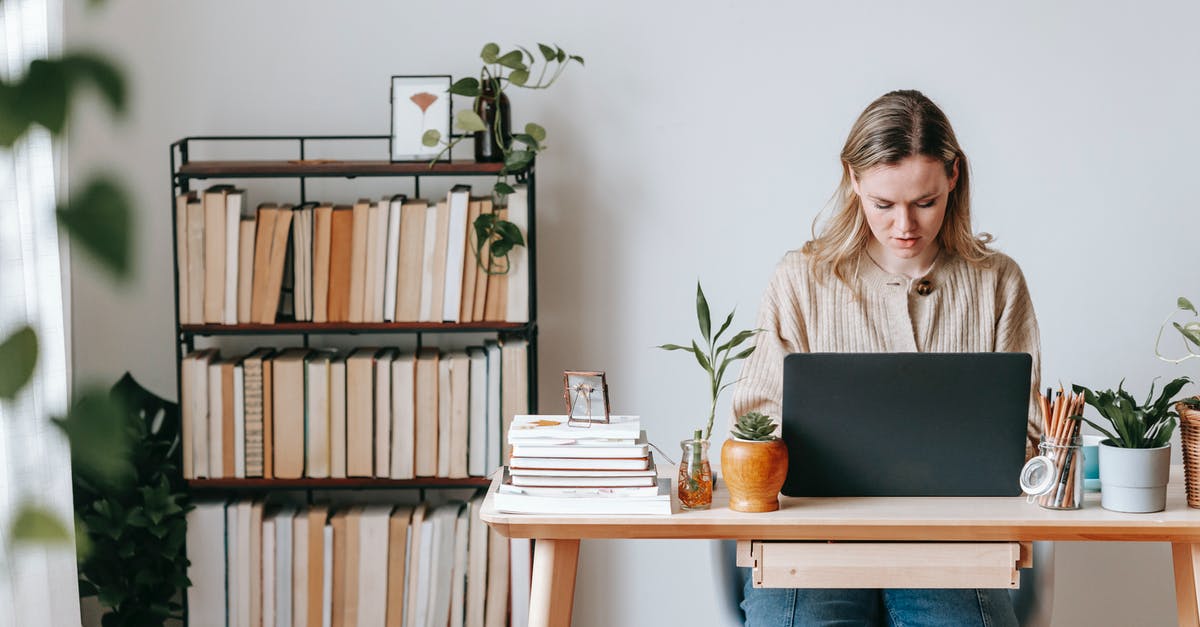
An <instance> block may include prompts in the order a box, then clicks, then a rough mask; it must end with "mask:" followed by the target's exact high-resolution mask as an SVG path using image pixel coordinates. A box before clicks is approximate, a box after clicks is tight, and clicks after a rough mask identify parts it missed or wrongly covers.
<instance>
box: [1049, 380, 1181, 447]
mask: <svg viewBox="0 0 1200 627" xmlns="http://www.w3.org/2000/svg"><path fill="white" fill-rule="evenodd" d="M1190 381H1191V380H1190V379H1188V378H1187V377H1179V378H1178V379H1175V380H1174V381H1171V382H1170V383H1168V384H1166V385H1164V386H1163V388H1162V391H1161V392H1160V393H1159V395H1158V398H1157V399H1156V398H1154V384H1153V383H1151V384H1150V393H1149V394H1148V395H1146V401H1145V402H1144V403H1142V404H1141V405H1138V403H1137V401H1135V400H1134V398H1133V396H1132V395H1131V394H1130V393H1129V392H1126V391H1125V390H1124V387H1123V386H1124V384H1125V382H1124V381H1122V382H1121V383H1120V384H1119V385H1117V390H1116V391H1115V392H1114V391H1112V390H1104V391H1102V392H1100V393H1099V394H1097V393H1095V392H1093V391H1091V390H1089V389H1088V388H1086V387H1084V386H1082V385H1074V386H1072V388H1073V389H1074V390H1075V393H1076V394H1083V399H1084V401H1085V402H1086V403H1087V404H1088V405H1091V406H1092V407H1095V408H1096V411H1098V412H1100V415H1101V416H1103V417H1104V418H1105V420H1107V421H1108V423H1109V425H1110V426H1111V428H1112V430H1111V431H1110V430H1108V429H1106V428H1105V427H1104V426H1101V425H1099V424H1097V423H1095V422H1092V421H1091V420H1088V419H1087V418H1084V417H1083V416H1071V419H1073V420H1083V421H1084V422H1086V423H1088V424H1089V425H1092V426H1093V427H1095V428H1096V430H1097V431H1099V432H1100V433H1102V434H1104V437H1106V438H1108V440H1109V442H1111V444H1112V446H1117V447H1121V448H1158V447H1160V446H1164V445H1166V444H1167V442H1170V441H1171V434H1173V433H1174V432H1175V425H1177V424H1178V419H1179V414H1178V413H1176V412H1175V410H1174V409H1172V408H1171V403H1173V402H1174V400H1173V399H1174V398H1175V395H1176V394H1178V393H1179V390H1181V389H1183V386H1185V385H1187V384H1188V383H1189V382H1190Z"/></svg>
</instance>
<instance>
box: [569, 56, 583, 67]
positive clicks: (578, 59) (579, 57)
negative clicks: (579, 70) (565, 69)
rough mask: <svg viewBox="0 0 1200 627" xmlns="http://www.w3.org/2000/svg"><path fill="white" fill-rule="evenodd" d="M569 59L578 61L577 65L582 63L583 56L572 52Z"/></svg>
mask: <svg viewBox="0 0 1200 627" xmlns="http://www.w3.org/2000/svg"><path fill="white" fill-rule="evenodd" d="M571 60H572V61H578V62H579V65H583V57H581V56H579V55H577V54H573V55H571Z"/></svg>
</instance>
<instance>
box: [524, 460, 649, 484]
mask: <svg viewBox="0 0 1200 627" xmlns="http://www.w3.org/2000/svg"><path fill="white" fill-rule="evenodd" d="M650 457H653V454H651V455H650ZM509 474H511V475H512V476H513V478H516V477H517V476H528V477H555V478H562V479H573V478H574V479H578V478H585V479H586V478H597V479H598V478H603V477H614V478H615V477H624V478H628V477H636V478H642V479H644V478H646V477H656V476H658V471H656V470H655V469H654V464H653V463H651V464H650V467H649V468H647V469H645V470H586V469H585V470H539V469H537V468H510V469H509Z"/></svg>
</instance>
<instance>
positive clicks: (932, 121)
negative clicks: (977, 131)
mask: <svg viewBox="0 0 1200 627" xmlns="http://www.w3.org/2000/svg"><path fill="white" fill-rule="evenodd" d="M911 156H923V157H929V158H932V159H936V160H938V161H939V162H941V163H942V165H943V166H944V167H945V169H946V176H947V177H950V176H953V173H954V167H955V164H957V165H958V183H957V185H955V187H954V189H953V190H951V192H950V197H949V199H948V200H947V202H946V218H945V221H944V222H943V223H942V229H941V231H940V232H938V236H937V241H938V244H939V245H940V246H941V247H942V248H943V249H944V250H946V251H947V252H949V253H952V254H954V255H957V256H959V257H962V258H963V259H964V260H966V261H967V262H968V263H971V264H985V263H987V260H988V258H989V257H990V256H991V255H993V254H995V251H993V250H991V249H990V248H988V244H989V243H990V242H991V241H992V236H991V235H989V234H987V233H980V234H979V235H975V234H974V233H972V232H971V185H970V181H971V179H970V172H969V170H970V168H969V167H968V166H967V155H966V154H965V153H964V152H963V150H962V148H961V147H959V145H958V139H957V138H955V136H954V129H953V128H951V127H950V120H948V119H947V118H946V114H945V113H943V112H942V110H941V109H939V108H938V106H937V105H936V104H934V103H933V101H932V100H930V99H929V98H928V97H926V96H925V95H924V94H922V93H921V92H919V91H916V90H901V91H893V92H889V93H886V94H884V95H883V96H880V97H879V98H878V99H877V100H875V102H872V103H871V104H870V105H869V106H867V108H866V109H865V110H864V111H863V112H862V114H861V115H859V116H858V120H857V121H855V123H854V126H853V127H852V128H851V129H850V135H849V136H848V137H847V138H846V145H845V146H844V147H843V148H842V155H841V161H842V182H841V183H840V184H839V185H838V188H837V191H836V192H834V195H833V198H832V199H831V201H830V205H831V206H832V207H833V214H832V215H830V217H829V219H828V220H827V221H825V224H824V225H823V226H822V228H821V229H820V232H819V233H818V232H817V220H815V219H814V220H813V239H811V240H809V241H808V242H805V244H804V248H803V253H804V255H805V256H807V257H808V258H809V259H810V260H811V261H812V266H813V268H814V270H816V271H817V272H816V274H817V276H818V277H820V278H822V279H823V278H824V277H827V276H829V275H830V274H832V275H833V276H835V277H837V278H838V279H839V280H840V281H842V282H843V283H846V284H847V285H849V283H850V281H849V279H848V278H847V276H846V274H847V271H848V269H849V268H848V266H849V262H851V261H853V260H855V259H857V258H858V255H859V253H860V252H861V251H862V250H864V249H865V248H866V246H867V243H868V242H869V241H870V238H871V230H870V228H869V227H868V225H867V220H866V218H865V217H864V215H863V212H862V208H861V207H862V201H861V200H860V199H859V197H858V195H857V194H855V193H854V188H853V186H852V184H851V182H850V173H851V172H854V175H855V176H858V177H861V175H862V173H863V172H866V171H867V170H870V169H871V168H874V167H876V166H884V165H895V164H897V163H899V162H900V161H902V160H903V159H905V158H906V157H911ZM818 219H819V216H818Z"/></svg>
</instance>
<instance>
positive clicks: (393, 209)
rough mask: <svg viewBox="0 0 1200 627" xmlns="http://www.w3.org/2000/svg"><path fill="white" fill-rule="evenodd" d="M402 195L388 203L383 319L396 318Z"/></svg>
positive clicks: (393, 197) (388, 320)
mask: <svg viewBox="0 0 1200 627" xmlns="http://www.w3.org/2000/svg"><path fill="white" fill-rule="evenodd" d="M403 204H404V196H402V195H396V196H392V200H391V202H390V203H389V204H388V226H387V259H386V262H387V263H386V266H385V269H384V273H383V276H384V278H383V320H384V322H391V321H393V320H395V319H396V270H397V268H398V266H399V262H400V206H401V205H403Z"/></svg>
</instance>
